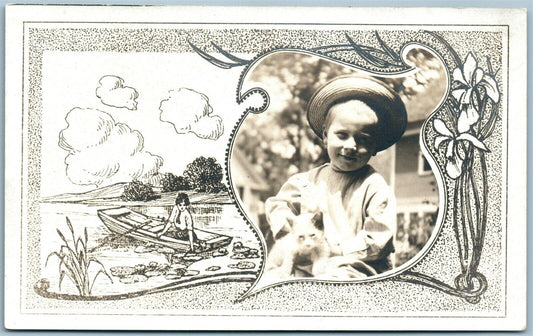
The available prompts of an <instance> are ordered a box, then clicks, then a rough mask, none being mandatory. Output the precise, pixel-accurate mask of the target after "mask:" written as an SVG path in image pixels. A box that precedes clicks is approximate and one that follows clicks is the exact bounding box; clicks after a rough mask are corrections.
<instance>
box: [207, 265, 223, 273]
mask: <svg viewBox="0 0 533 336" xmlns="http://www.w3.org/2000/svg"><path fill="white" fill-rule="evenodd" d="M219 269H220V266H210V267H208V268H206V269H205V270H206V271H208V272H215V271H218V270H219Z"/></svg>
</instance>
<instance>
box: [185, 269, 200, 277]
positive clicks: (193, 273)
mask: <svg viewBox="0 0 533 336" xmlns="http://www.w3.org/2000/svg"><path fill="white" fill-rule="evenodd" d="M198 274H200V271H197V270H187V272H185V274H183V276H186V277H189V276H195V275H198Z"/></svg>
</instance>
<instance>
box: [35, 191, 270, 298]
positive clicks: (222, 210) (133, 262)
mask: <svg viewBox="0 0 533 336" xmlns="http://www.w3.org/2000/svg"><path fill="white" fill-rule="evenodd" d="M124 185H125V184H124V183H122V184H115V185H112V186H108V187H105V188H102V189H101V190H98V193H95V192H92V193H91V192H89V193H85V194H65V195H60V196H56V197H49V198H46V199H43V202H42V203H41V218H42V222H43V224H44V225H43V227H42V239H43V241H45V242H47V243H46V245H44V246H43V247H42V249H43V251H42V253H41V255H42V260H41V267H42V270H43V272H42V280H41V281H40V283H38V284H37V285H36V288H37V291H38V293H40V294H43V295H45V296H54V294H52V293H57V294H69V295H73V296H74V297H75V296H76V295H77V294H80V293H78V290H77V288H76V286H75V284H74V282H73V281H71V280H67V277H70V276H73V275H69V271H68V270H67V268H66V267H64V265H63V266H60V264H61V263H60V262H59V260H60V257H59V256H58V255H56V254H55V252H54V251H55V250H53V247H57V249H56V250H57V251H59V250H60V248H59V247H60V246H62V245H63V246H64V245H65V242H64V241H63V240H62V237H61V236H60V234H58V231H57V230H59V231H61V232H62V234H63V236H64V238H65V239H66V240H67V241H68V242H69V243H71V242H73V241H74V240H75V239H78V237H79V236H82V235H83V234H84V230H85V229H86V230H87V237H88V241H87V246H86V251H87V252H88V253H87V254H89V255H90V258H94V259H93V260H95V261H97V262H95V263H92V264H91V265H89V268H88V274H87V276H88V280H89V293H86V294H89V296H90V297H99V298H106V296H111V297H112V298H115V297H114V296H113V295H117V294H119V295H125V297H127V296H128V293H138V292H141V293H142V292H143V291H147V290H149V289H153V288H159V287H162V286H165V285H169V284H172V283H179V284H187V283H189V282H194V281H197V280H200V281H209V280H210V279H211V278H214V277H215V278H216V276H217V275H228V274H230V275H234V276H235V275H238V274H239V273H241V277H244V278H245V279H247V280H249V281H252V280H253V276H252V275H253V274H254V273H255V272H257V271H258V269H259V266H260V252H259V251H260V242H259V241H258V239H257V237H256V236H255V235H254V233H253V231H252V230H251V229H250V227H249V226H248V225H247V224H246V223H245V222H244V221H243V220H242V217H241V216H240V215H239V213H238V211H237V208H236V206H235V205H234V204H233V203H231V202H230V199H229V197H228V195H227V193H217V194H206V193H198V192H188V194H189V196H190V200H191V213H192V217H193V221H194V228H195V230H198V231H201V230H205V231H206V232H210V233H212V234H219V235H222V236H228V237H229V238H228V239H227V240H225V241H223V242H222V243H221V244H222V245H223V246H220V247H215V248H213V249H210V248H209V247H204V248H199V249H198V250H195V251H194V252H191V251H184V250H181V251H179V250H175V249H172V248H169V247H165V246H163V245H160V244H156V243H150V242H145V241H141V240H139V239H134V238H132V237H131V236H132V234H135V233H136V232H138V231H140V230H141V228H137V229H135V228H131V229H129V230H128V231H126V232H125V234H124V233H122V234H118V233H114V232H112V231H111V230H110V229H109V228H108V227H106V225H104V222H103V221H102V220H101V218H99V216H98V211H99V210H105V209H128V210H131V211H132V213H136V214H140V215H141V216H142V215H144V216H147V217H149V218H154V219H155V220H161V221H164V220H165V219H166V218H168V217H169V215H170V213H171V211H172V207H173V201H174V197H175V194H176V193H174V192H163V193H161V195H160V198H158V199H156V200H151V201H148V202H125V201H122V200H121V199H120V198H119V197H109V196H110V195H112V194H113V193H115V194H116V193H117V192H119V191H120V190H121V189H123V188H124ZM95 194H98V195H99V197H102V196H103V195H104V194H105V195H106V197H105V199H104V198H89V197H91V196H94V195H95ZM66 218H68V219H69V221H70V223H71V225H72V228H73V230H74V237H75V238H73V237H72V236H71V233H70V232H69V227H68V226H69V225H68V224H67V221H66ZM56 229H57V230H56ZM63 250H64V248H63ZM58 254H61V252H60V253H58ZM101 269H103V271H101V272H100V273H99V274H98V272H99V271H100V270H101ZM62 272H65V275H63V276H61V274H62ZM61 277H63V279H61ZM206 278H207V279H206ZM43 279H46V280H43ZM60 282H61V285H60ZM93 282H94V283H93ZM41 290H44V291H41Z"/></svg>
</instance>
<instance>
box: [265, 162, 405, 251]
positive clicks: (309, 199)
mask: <svg viewBox="0 0 533 336" xmlns="http://www.w3.org/2000/svg"><path fill="white" fill-rule="evenodd" d="M362 169H366V168H362ZM369 169H370V170H369V171H368V172H367V173H364V172H362V175H361V176H358V177H357V178H356V179H351V178H349V176H353V173H347V175H342V174H344V173H337V172H334V170H333V169H332V168H331V166H330V165H329V164H325V165H323V166H320V167H317V168H314V169H312V170H310V171H308V172H305V173H300V174H296V175H294V176H292V177H291V178H289V180H287V182H286V183H285V184H284V185H283V186H282V187H281V189H280V191H279V193H278V194H277V195H276V196H274V197H271V198H269V199H268V200H267V201H266V203H265V210H266V214H267V218H268V219H269V222H270V225H271V230H272V233H273V235H274V237H276V235H277V234H278V233H279V232H280V231H281V230H286V231H288V230H290V227H289V226H288V225H289V224H288V223H287V219H286V218H287V217H288V216H291V215H293V212H292V210H291V207H292V208H297V207H298V205H299V206H300V213H306V212H316V211H321V212H322V213H323V214H324V231H325V235H326V239H327V240H328V243H329V245H330V248H331V251H332V254H333V255H348V254H351V253H355V252H363V251H367V252H370V253H372V254H373V253H375V252H376V251H372V249H371V247H373V246H376V245H377V246H381V247H383V246H385V244H386V243H387V242H388V241H389V240H390V239H392V237H393V235H394V232H395V226H396V202H395V197H394V194H393V193H392V191H391V189H390V187H389V186H388V185H387V184H386V182H385V180H384V179H383V177H381V175H379V174H378V173H376V172H375V171H374V170H373V168H371V167H370V168H369ZM319 175H320V176H319ZM324 175H325V176H324ZM344 177H346V178H347V180H346V181H342V179H339V178H344ZM330 178H333V180H329V181H324V179H330ZM328 182H329V184H328ZM343 182H345V183H349V182H351V183H350V184H349V185H348V184H346V185H342V183H343ZM336 183H340V185H336ZM332 184H333V185H334V186H335V187H336V188H338V187H339V186H340V187H342V188H339V189H338V190H335V192H332V190H329V189H331V185H332ZM376 184H379V187H375V185H376ZM354 185H357V186H356V187H355V188H354V187H353V186H354ZM373 186H374V187H373ZM372 188H376V189H375V190H373V191H374V192H373V193H372V194H371V195H367V194H366V193H367V191H369V189H372ZM378 189H381V190H378ZM342 191H345V192H344V194H343V192H342ZM369 257H372V256H371V255H370V256H369Z"/></svg>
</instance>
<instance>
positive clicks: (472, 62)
mask: <svg viewBox="0 0 533 336" xmlns="http://www.w3.org/2000/svg"><path fill="white" fill-rule="evenodd" d="M452 77H453V80H454V82H459V83H460V86H459V87H458V88H457V89H455V90H453V91H452V96H454V97H455V99H457V101H458V102H459V109H460V110H461V112H460V114H459V118H458V124H457V126H458V127H457V128H458V131H459V132H460V133H464V132H467V131H468V130H470V127H472V125H474V124H475V123H476V122H477V121H478V120H479V111H478V108H479V107H478V106H476V105H475V104H474V102H473V93H474V91H476V93H478V94H479V87H483V88H484V89H485V94H486V95H487V96H488V97H489V98H490V99H491V100H492V101H493V102H494V103H498V102H499V101H500V92H499V91H498V85H497V84H496V81H495V80H494V78H493V77H492V76H490V75H488V74H485V72H484V71H483V69H481V68H479V67H478V66H477V60H476V59H475V57H474V56H473V55H472V53H468V55H467V57H466V60H465V62H464V64H463V66H462V67H457V68H455V69H454V70H453V74H452Z"/></svg>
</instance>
